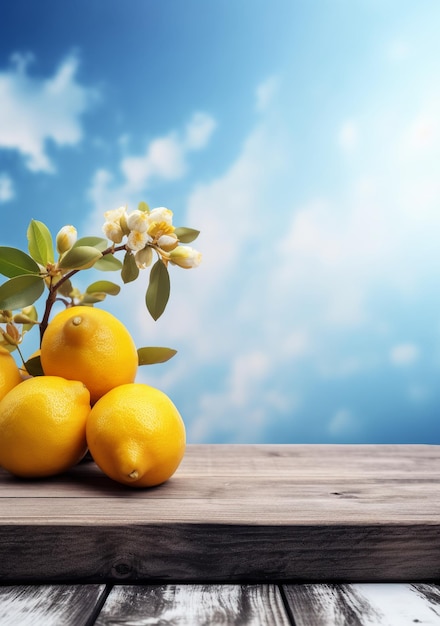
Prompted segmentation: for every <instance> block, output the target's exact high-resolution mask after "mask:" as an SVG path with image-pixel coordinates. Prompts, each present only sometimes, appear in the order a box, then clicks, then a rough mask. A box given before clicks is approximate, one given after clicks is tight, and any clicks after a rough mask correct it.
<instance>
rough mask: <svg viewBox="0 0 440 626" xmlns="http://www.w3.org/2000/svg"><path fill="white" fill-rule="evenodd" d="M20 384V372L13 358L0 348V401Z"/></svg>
mask: <svg viewBox="0 0 440 626" xmlns="http://www.w3.org/2000/svg"><path fill="white" fill-rule="evenodd" d="M18 383H21V376H20V370H19V369H18V365H17V363H16V362H15V359H14V357H13V356H11V355H10V354H9V352H8V351H7V350H6V349H5V348H2V347H1V346H0V400H1V399H2V398H4V396H5V395H6V394H7V393H8V392H9V391H11V389H13V388H14V387H15V386H16V385H18Z"/></svg>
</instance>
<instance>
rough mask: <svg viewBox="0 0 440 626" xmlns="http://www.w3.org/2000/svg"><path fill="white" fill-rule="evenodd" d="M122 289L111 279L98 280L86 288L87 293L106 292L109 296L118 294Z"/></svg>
mask: <svg viewBox="0 0 440 626" xmlns="http://www.w3.org/2000/svg"><path fill="white" fill-rule="evenodd" d="M120 291H121V288H120V286H119V285H117V284H116V283H112V282H110V281H109V280H98V281H96V283H92V284H91V285H89V286H88V287H87V289H86V293H105V294H107V295H109V296H117V295H118V293H119V292H120Z"/></svg>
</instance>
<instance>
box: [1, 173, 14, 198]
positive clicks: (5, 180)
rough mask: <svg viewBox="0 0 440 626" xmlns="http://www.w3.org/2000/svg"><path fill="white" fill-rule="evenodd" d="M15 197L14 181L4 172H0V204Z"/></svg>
mask: <svg viewBox="0 0 440 626" xmlns="http://www.w3.org/2000/svg"><path fill="white" fill-rule="evenodd" d="M14 197H15V188H14V181H13V180H12V178H11V177H10V176H9V174H7V173H6V172H0V204H3V203H5V202H9V200H12V199H13V198H14Z"/></svg>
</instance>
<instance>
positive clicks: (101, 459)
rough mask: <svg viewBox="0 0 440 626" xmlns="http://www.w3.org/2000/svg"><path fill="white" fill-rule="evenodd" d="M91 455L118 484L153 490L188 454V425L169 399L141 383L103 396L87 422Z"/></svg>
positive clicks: (168, 476) (123, 387) (126, 386)
mask: <svg viewBox="0 0 440 626" xmlns="http://www.w3.org/2000/svg"><path fill="white" fill-rule="evenodd" d="M86 432H87V443H88V446H89V451H90V453H91V455H92V457H93V459H94V461H95V462H96V464H97V465H98V466H99V467H100V468H101V470H102V471H103V472H104V473H105V474H107V476H109V477H110V478H112V479H113V480H116V481H118V482H120V483H124V484H126V485H131V486H133V487H152V486H154V485H159V484H160V483H163V482H164V481H166V480H168V478H170V477H171V476H172V475H173V474H174V472H175V471H176V469H177V468H178V466H179V464H180V461H181V460H182V458H183V455H184V452H185V443H186V437H185V425H184V423H183V420H182V417H181V416H180V413H179V412H178V410H177V409H176V407H175V406H174V404H173V402H172V401H171V400H170V398H169V397H168V396H167V395H166V394H165V393H163V392H162V391H159V389H155V388H154V387H149V386H148V385H144V384H141V383H133V384H128V385H121V386H120V387H116V388H115V389H112V391H109V392H108V393H107V394H106V395H105V396H103V397H102V398H101V399H100V400H98V402H97V403H96V404H95V406H94V407H93V408H92V410H91V411H90V415H89V417H88V419H87V427H86Z"/></svg>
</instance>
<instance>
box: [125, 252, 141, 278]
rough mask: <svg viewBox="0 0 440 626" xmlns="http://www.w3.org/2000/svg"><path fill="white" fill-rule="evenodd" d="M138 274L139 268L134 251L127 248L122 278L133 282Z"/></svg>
mask: <svg viewBox="0 0 440 626" xmlns="http://www.w3.org/2000/svg"><path fill="white" fill-rule="evenodd" d="M138 276H139V268H138V266H137V265H136V261H135V260H134V256H133V253H132V252H129V251H128V250H127V252H126V253H125V256H124V262H123V264H122V270H121V278H122V280H123V281H124V283H131V282H132V281H133V280H136V278H137V277H138Z"/></svg>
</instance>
